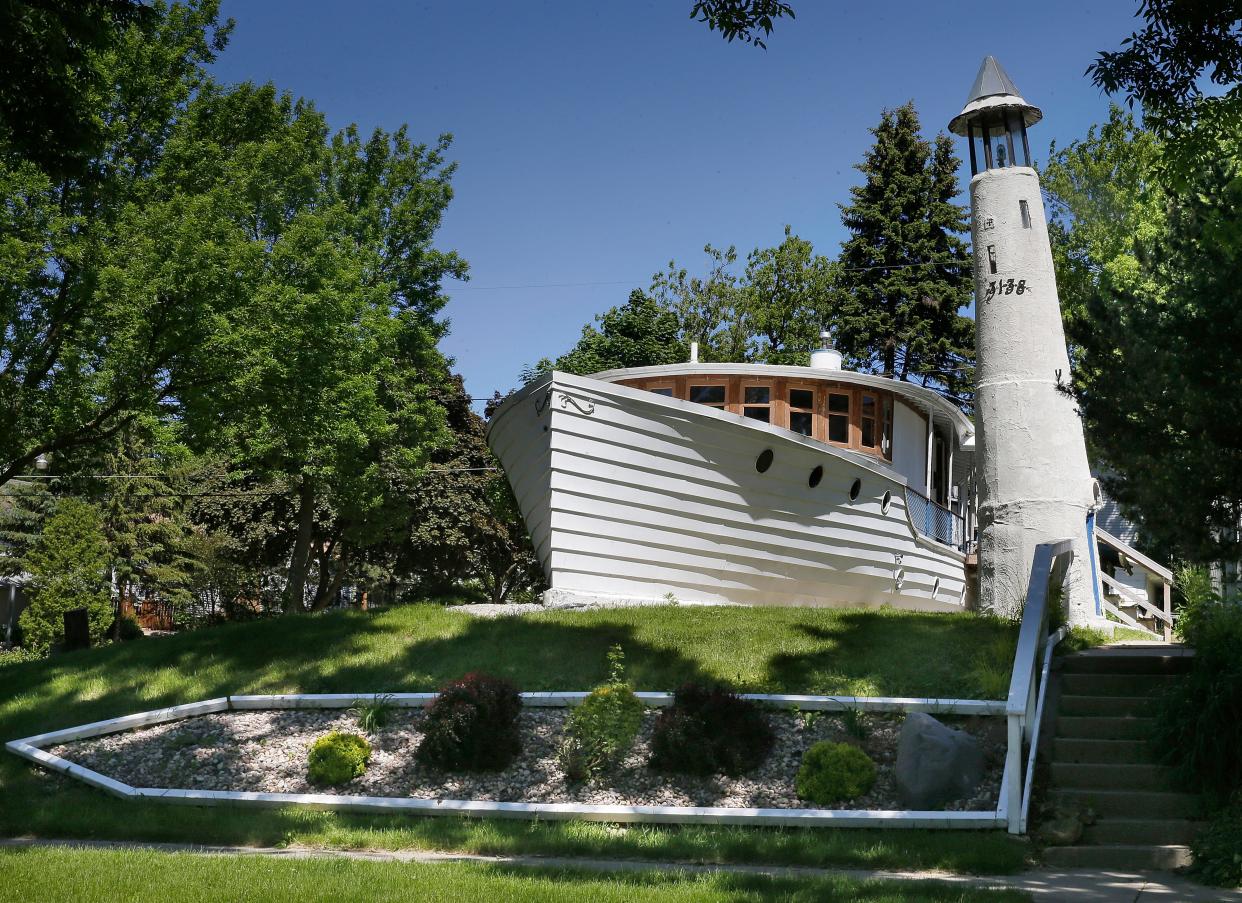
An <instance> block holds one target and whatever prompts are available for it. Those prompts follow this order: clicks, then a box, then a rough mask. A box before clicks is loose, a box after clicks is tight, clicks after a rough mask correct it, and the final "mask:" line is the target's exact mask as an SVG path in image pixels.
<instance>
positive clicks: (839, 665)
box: [768, 611, 1014, 699]
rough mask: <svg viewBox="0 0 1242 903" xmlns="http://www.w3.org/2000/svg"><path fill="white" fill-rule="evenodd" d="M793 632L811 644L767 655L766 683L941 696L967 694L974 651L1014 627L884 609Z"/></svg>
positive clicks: (971, 694)
mask: <svg viewBox="0 0 1242 903" xmlns="http://www.w3.org/2000/svg"><path fill="white" fill-rule="evenodd" d="M795 630H796V631H797V632H798V633H800V634H801V635H802V636H804V637H805V638H807V639H808V640H810V641H811V642H810V643H809V644H808V645H809V646H810V647H811V648H810V649H809V650H808V651H797V652H781V653H778V654H776V655H774V656H772V657H771V658H770V659H769V660H768V681H769V683H772V684H777V685H780V686H787V687H802V688H804V689H801V690H798V691H797V692H802V693H822V694H829V695H837V694H840V695H852V696H910V695H933V696H935V697H936V698H942V699H943V698H950V697H952V698H975V697H976V696H977V695H978V689H977V687H976V686H975V685H974V681H973V680H972V678H971V675H970V671H971V666H972V664H973V662H974V659H975V657H976V656H977V655H978V653H979V650H981V649H983V648H984V647H985V646H987V645H988V644H989V643H991V642H993V641H995V640H996V639H997V638H998V637H1006V636H1009V635H1010V634H1012V633H1013V632H1014V628H1013V627H1011V626H1010V625H1008V624H1007V623H1005V622H1002V621H999V620H996V619H993V618H985V617H974V616H969V615H947V616H946V615H942V614H914V613H910V612H900V613H892V612H888V611H844V612H841V613H839V614H838V616H837V617H836V618H835V619H834V620H833V621H832V622H831V623H829V624H826V625H811V624H799V625H796V626H795ZM914 688H917V690H915V691H913V692H912V689H914ZM932 688H934V690H933V689H932Z"/></svg>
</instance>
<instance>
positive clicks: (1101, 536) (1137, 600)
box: [1095, 526, 1173, 643]
mask: <svg viewBox="0 0 1242 903" xmlns="http://www.w3.org/2000/svg"><path fill="white" fill-rule="evenodd" d="M1095 540H1096V542H1097V543H1098V544H1100V545H1104V546H1108V547H1110V548H1111V549H1113V551H1115V552H1117V553H1118V554H1120V555H1123V556H1125V558H1126V560H1128V561H1130V562H1131V563H1133V564H1135V565H1137V566H1138V568H1139V570H1141V571H1142V572H1143V573H1144V574H1146V575H1147V581H1148V582H1151V583H1155V584H1156V585H1158V586H1159V587H1160V588H1161V596H1162V598H1161V602H1162V603H1163V606H1162V607H1158V606H1155V605H1152V604H1151V602H1149V601H1148V599H1147V592H1146V589H1145V588H1144V589H1141V590H1140V589H1138V588H1137V587H1133V586H1127V585H1126V584H1124V583H1122V582H1121V581H1119V580H1117V579H1115V578H1113V577H1110V576H1109V575H1108V574H1105V573H1104V571H1103V569H1101V570H1100V572H1099V575H1098V576H1099V578H1100V579H1099V585H1098V587H1097V598H1098V599H1099V602H1100V614H1103V615H1112V616H1113V617H1114V618H1116V619H1117V620H1118V621H1120V622H1121V623H1122V624H1124V625H1126V626H1127V627H1129V628H1131V629H1132V630H1141V631H1143V632H1144V633H1149V634H1151V635H1152V636H1153V637H1155V638H1156V639H1161V634H1160V633H1156V631H1155V630H1153V629H1152V628H1151V627H1148V626H1146V625H1144V624H1140V623H1139V622H1138V620H1137V619H1138V618H1148V619H1150V621H1151V623H1152V625H1153V626H1154V627H1155V628H1156V629H1157V630H1161V631H1162V633H1163V639H1164V641H1165V642H1166V643H1168V642H1170V641H1171V640H1172V639H1173V572H1172V571H1170V570H1169V569H1168V568H1166V567H1165V566H1164V565H1161V564H1157V563H1156V562H1155V561H1152V560H1151V559H1150V558H1148V557H1147V556H1146V555H1144V554H1143V553H1142V552H1140V551H1138V550H1137V549H1134V548H1133V547H1131V546H1130V545H1128V544H1127V543H1125V542H1124V541H1122V540H1120V539H1118V538H1117V537H1116V536H1113V534H1111V533H1109V532H1108V531H1107V530H1104V529H1102V528H1100V527H1098V526H1097V527H1096V528H1095ZM1110 595H1111V596H1114V597H1116V598H1117V599H1118V600H1119V604H1117V605H1114V604H1113V602H1112V600H1110V599H1109V596H1110ZM1122 608H1131V609H1133V611H1134V614H1133V615H1130V614H1127V613H1126V612H1124V611H1122V610H1121V609H1122Z"/></svg>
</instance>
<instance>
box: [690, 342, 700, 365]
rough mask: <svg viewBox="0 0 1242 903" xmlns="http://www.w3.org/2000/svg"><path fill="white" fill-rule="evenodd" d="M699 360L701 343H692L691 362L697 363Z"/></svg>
mask: <svg viewBox="0 0 1242 903" xmlns="http://www.w3.org/2000/svg"><path fill="white" fill-rule="evenodd" d="M698 362H699V343H698V342H691V343H690V363H692V364H697V363H698Z"/></svg>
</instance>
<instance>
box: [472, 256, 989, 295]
mask: <svg viewBox="0 0 1242 903" xmlns="http://www.w3.org/2000/svg"><path fill="white" fill-rule="evenodd" d="M968 264H969V261H966V260H928V261H925V262H923V263H891V264H877V265H875V266H867V267H840V268H838V270H837V272H840V273H865V272H869V271H871V270H910V269H916V268H918V267H940V266H955V265H956V266H967V265H968ZM640 282H642V280H641V279H614V280H608V281H599V282H533V283H529V284H526V285H458V286H452V287H450V288H449V291H454V292H496V291H513V290H517V289H527V288H585V287H587V286H593V285H636V284H638V283H640Z"/></svg>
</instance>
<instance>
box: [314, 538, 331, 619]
mask: <svg viewBox="0 0 1242 903" xmlns="http://www.w3.org/2000/svg"><path fill="white" fill-rule="evenodd" d="M313 546H314V548H313V549H312V550H311V554H312V555H313V556H314V557H316V558H318V559H319V569H318V570H319V574H318V579H317V585H316V586H315V598H314V599H313V600H311V609H310V610H311V611H319V610H320V606H319V600H320V599H322V598H323V597H324V594H325V593H327V591H328V582H329V581H330V580H331V579H332V575H331V572H330V570H329V568H328V565H329V564H330V563H331V561H332V552H333V550H334V549H336V540H335V539H330V540H328V541H327V542H318V543H313Z"/></svg>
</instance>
